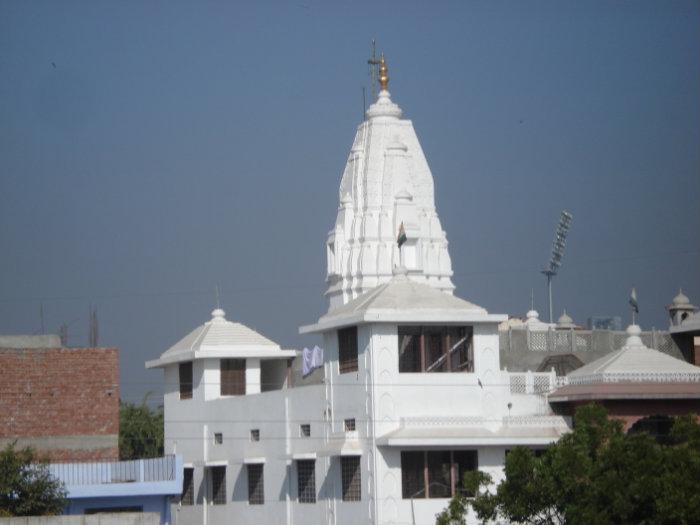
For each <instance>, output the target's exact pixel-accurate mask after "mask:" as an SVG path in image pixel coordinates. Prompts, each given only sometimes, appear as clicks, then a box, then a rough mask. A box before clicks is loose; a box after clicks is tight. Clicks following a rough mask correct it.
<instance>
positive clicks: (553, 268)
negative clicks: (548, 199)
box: [542, 210, 573, 323]
mask: <svg viewBox="0 0 700 525" xmlns="http://www.w3.org/2000/svg"><path fill="white" fill-rule="evenodd" d="M571 219H573V215H571V214H570V213H569V212H568V211H566V210H564V211H562V212H561V217H560V218H559V225H558V226H557V231H556V232H555V233H554V241H553V242H552V256H551V257H550V258H549V264H548V265H547V267H546V268H545V269H544V270H542V273H543V274H545V275H546V276H547V295H548V296H549V322H550V323H551V322H552V319H553V318H554V317H553V314H552V277H554V276H555V275H556V274H557V271H558V270H559V267H560V266H561V260H562V258H563V257H564V247H565V246H566V235H567V234H568V233H569V228H570V227H571Z"/></svg>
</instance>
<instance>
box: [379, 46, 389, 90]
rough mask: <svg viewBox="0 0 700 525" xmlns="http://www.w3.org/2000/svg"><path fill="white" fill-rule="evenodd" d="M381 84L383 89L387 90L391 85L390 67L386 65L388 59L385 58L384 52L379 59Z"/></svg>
mask: <svg viewBox="0 0 700 525" xmlns="http://www.w3.org/2000/svg"><path fill="white" fill-rule="evenodd" d="M379 85H380V86H381V88H382V91H386V90H387V87H388V86H389V69H388V68H387V67H386V60H384V53H382V56H381V58H380V59H379Z"/></svg>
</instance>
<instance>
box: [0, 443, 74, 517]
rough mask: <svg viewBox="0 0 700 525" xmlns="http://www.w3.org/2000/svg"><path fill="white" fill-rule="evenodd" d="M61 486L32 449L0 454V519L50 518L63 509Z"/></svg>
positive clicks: (9, 449) (8, 449) (12, 446)
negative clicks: (20, 517)
mask: <svg viewBox="0 0 700 525" xmlns="http://www.w3.org/2000/svg"><path fill="white" fill-rule="evenodd" d="M66 503H67V502H66V491H65V488H64V486H63V483H62V482H61V481H60V480H58V479H56V478H54V477H53V476H52V475H51V473H50V472H49V469H48V466H47V462H46V460H43V459H40V458H38V457H37V455H36V453H35V452H34V450H33V449H32V448H31V447H26V448H23V449H16V448H15V444H14V443H11V444H9V445H7V446H6V447H5V448H4V449H3V450H2V451H0V516H50V515H55V514H60V513H61V512H63V509H64V508H65V506H66Z"/></svg>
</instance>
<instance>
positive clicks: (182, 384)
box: [177, 361, 194, 399]
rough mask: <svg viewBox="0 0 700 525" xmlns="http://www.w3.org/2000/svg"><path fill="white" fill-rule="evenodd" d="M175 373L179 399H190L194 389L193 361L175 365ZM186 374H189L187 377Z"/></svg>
mask: <svg viewBox="0 0 700 525" xmlns="http://www.w3.org/2000/svg"><path fill="white" fill-rule="evenodd" d="M177 373H178V382H179V388H180V399H192V394H193V391H194V363H193V362H192V361H186V362H184V363H180V364H179V365H178V367H177ZM187 376H189V378H188V377H187ZM188 379H189V381H188Z"/></svg>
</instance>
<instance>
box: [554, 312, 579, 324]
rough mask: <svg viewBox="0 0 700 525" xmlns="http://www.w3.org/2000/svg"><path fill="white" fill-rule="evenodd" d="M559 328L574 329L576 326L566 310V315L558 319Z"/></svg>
mask: <svg viewBox="0 0 700 525" xmlns="http://www.w3.org/2000/svg"><path fill="white" fill-rule="evenodd" d="M557 326H558V327H560V328H573V327H574V326H576V325H575V324H574V320H573V319H572V318H571V317H570V316H569V314H567V313H566V310H564V313H563V314H561V316H560V317H559V319H557Z"/></svg>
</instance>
